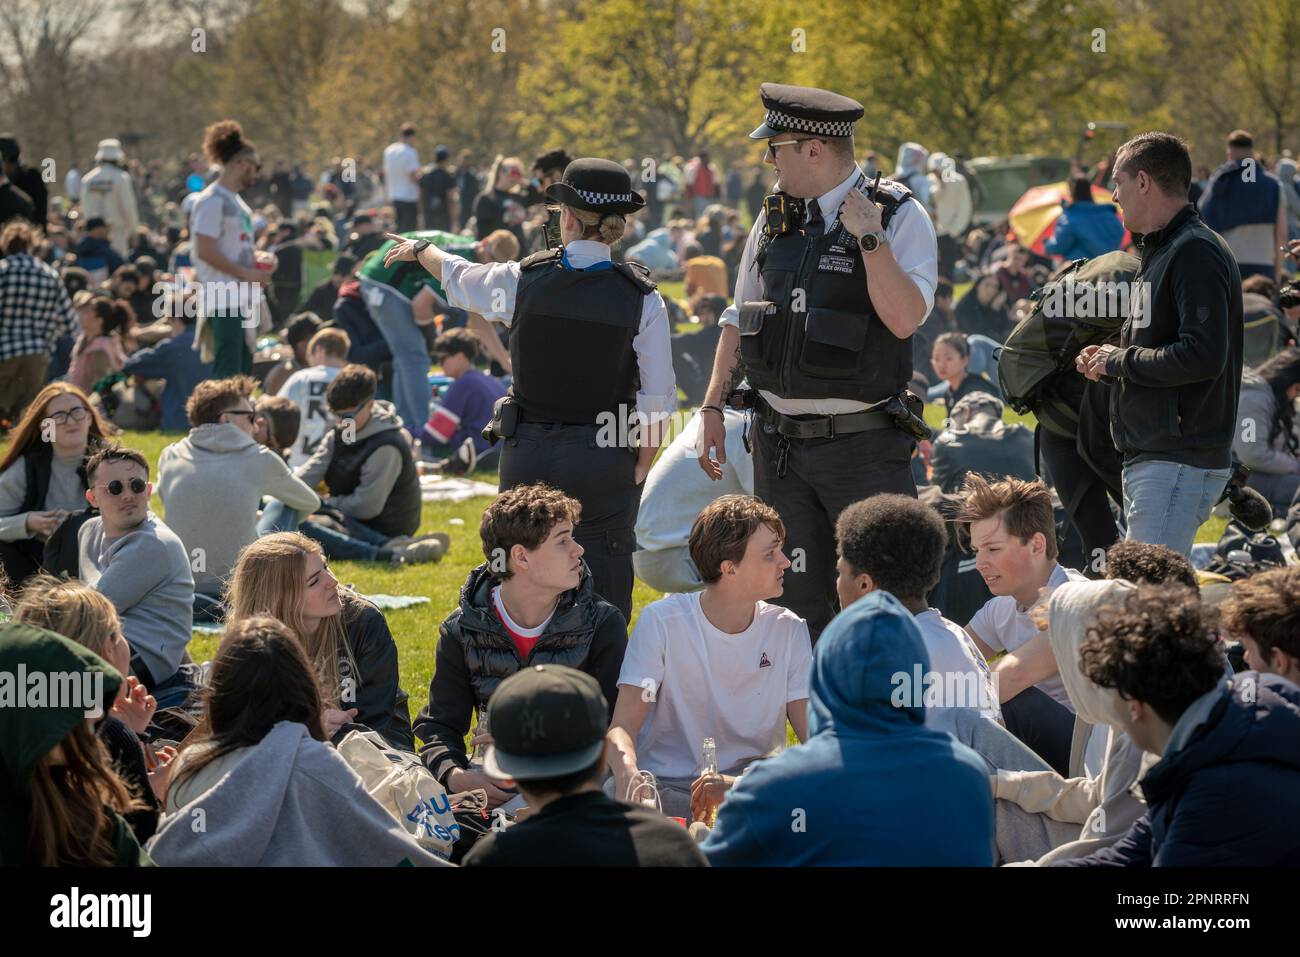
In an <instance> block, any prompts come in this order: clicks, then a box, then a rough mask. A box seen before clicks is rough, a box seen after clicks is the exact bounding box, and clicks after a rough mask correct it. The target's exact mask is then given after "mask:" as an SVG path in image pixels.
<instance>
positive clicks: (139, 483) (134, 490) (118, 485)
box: [95, 478, 148, 498]
mask: <svg viewBox="0 0 1300 957" xmlns="http://www.w3.org/2000/svg"><path fill="white" fill-rule="evenodd" d="M147 487H148V483H147V482H145V480H144V479H142V478H133V479H131V481H130V482H129V483H127V484H123V482H122V480H121V479H113V481H111V482H109V483H108V484H107V485H96V486H95V488H102V489H104V490H105V491H106V492H108V494H109V495H112V496H113V497H114V498H116V497H117V496H119V495H121V494H122V493H123V492H124V491H126V489H128V488H130V489H131V494H133V495H139V494H141V493H142V492H144V490H145V488H147Z"/></svg>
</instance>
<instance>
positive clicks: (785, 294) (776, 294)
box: [700, 83, 938, 639]
mask: <svg viewBox="0 0 1300 957" xmlns="http://www.w3.org/2000/svg"><path fill="white" fill-rule="evenodd" d="M760 92H761V96H762V100H763V105H764V107H766V109H767V115H766V117H765V118H764V122H763V124H762V125H761V126H759V127H758V129H756V130H755V131H754V132H753V133H751V134H750V136H751V137H753V138H755V139H766V140H767V152H766V154H765V155H764V161H765V162H766V163H768V164H769V165H771V166H773V167H774V168H775V170H776V172H777V176H778V179H777V184H776V189H777V192H776V193H774V194H773V195H771V196H768V197H767V198H766V200H765V201H764V209H763V212H762V213H761V214H760V215H759V216H758V218H757V219H756V221H755V223H754V228H753V230H752V231H751V232H750V234H749V240H748V242H747V243H746V245H745V251H744V255H743V257H742V259H741V263H740V271H739V273H738V275H737V278H736V291H735V300H734V302H733V303H732V305H731V306H730V307H729V308H728V309H727V311H726V312H725V313H724V315H723V318H722V320H721V322H720V325H721V326H722V327H723V333H722V338H721V340H720V341H719V343H718V351H717V355H716V356H715V359H714V365H713V376H712V379H711V381H710V384H709V390H708V393H707V394H706V396H705V402H704V405H703V406H702V407H701V413H702V414H701V421H702V423H703V436H702V438H703V446H702V447H703V451H702V454H701V456H700V467H701V468H703V469H704V471H705V472H706V473H707V474H708V475H709V476H710V477H711V478H714V479H718V478H720V477H721V474H722V470H721V468H720V465H719V463H721V462H725V461H726V429H725V427H724V425H723V421H722V406H723V404H724V403H726V402H731V403H732V404H738V403H740V402H742V401H743V404H744V406H745V407H747V408H751V409H752V410H753V418H752V420H751V428H750V431H749V434H748V436H747V438H748V443H747V444H748V445H749V446H750V447H751V448H752V452H753V455H754V492H755V494H756V495H758V496H759V497H760V498H761V499H763V500H764V501H765V502H767V503H768V504H770V505H772V506H773V507H774V508H775V509H776V510H777V512H778V513H779V514H780V515H781V520H782V522H784V524H785V528H786V544H785V547H786V550H787V552H788V553H789V556H790V559H791V561H792V563H793V564H792V567H791V569H790V571H789V572H787V574H786V576H785V594H784V595H783V597H782V598H780V599H777V600H778V601H779V602H780V603H781V604H783V605H785V606H787V607H788V608H790V609H791V610H793V611H794V612H796V613H797V614H799V615H800V616H802V617H803V618H805V619H807V621H808V627H809V630H810V631H811V632H812V635H813V637H814V639H815V638H816V636H817V635H818V634H820V632H821V630H822V629H823V628H824V627H825V626H826V623H827V622H828V621H830V619H831V617H832V616H833V615H834V614H835V611H836V593H835V577H836V551H835V537H834V529H835V521H836V519H837V518H838V516H839V513H840V512H841V510H843V509H844V508H845V506H847V505H849V504H851V503H853V502H856V501H858V500H860V499H863V498H866V497H868V496H870V495H874V494H876V493H878V492H898V493H903V494H907V495H915V494H916V486H915V484H914V482H913V480H912V473H911V468H910V465H909V460H910V457H911V452H912V448H913V445H914V442H915V441H916V439H917V438H919V437H922V436H925V435H928V430H927V429H926V428H925V425H924V422H923V421H922V420H921V418H920V414H921V410H922V408H923V404H922V402H921V400H920V399H918V398H917V397H916V396H914V395H910V394H909V393H908V392H907V384H908V381H909V380H910V378H911V375H912V344H911V342H910V341H909V340H910V338H911V336H912V334H913V333H914V332H915V331H916V330H917V328H918V327H919V326H920V325H921V323H922V322H923V321H924V320H925V317H926V316H927V315H928V314H929V312H930V308H931V306H932V305H933V304H934V289H935V286H936V284H937V282H938V254H937V247H936V241H935V233H934V227H933V225H932V224H931V222H930V218H929V216H928V215H927V213H926V211H925V209H924V207H922V205H921V204H920V203H919V202H918V201H917V200H915V199H914V198H912V194H911V192H910V191H909V190H908V189H907V188H906V187H905V186H902V185H901V184H898V183H894V182H891V181H888V180H883V181H882V180H879V179H873V180H869V179H868V178H867V177H866V175H865V174H864V173H863V172H862V171H861V170H860V169H859V168H858V166H857V163H856V161H855V159H854V148H853V124H854V123H855V122H856V121H857V120H858V119H860V118H861V116H862V114H863V109H862V105H861V104H860V103H858V102H856V101H854V100H851V99H849V98H848V97H845V96H840V95H838V94H836V93H831V92H828V91H826V90H818V89H813V88H810V87H797V86H785V85H781V84H775V83H764V84H763V85H762V88H761V91H760ZM742 378H745V379H747V380H748V384H749V386H750V390H749V391H746V392H744V393H737V391H736V387H737V386H738V384H739V383H740V381H741V379H742ZM742 396H743V398H740V397H742Z"/></svg>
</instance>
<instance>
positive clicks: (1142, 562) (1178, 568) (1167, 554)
mask: <svg viewBox="0 0 1300 957" xmlns="http://www.w3.org/2000/svg"><path fill="white" fill-rule="evenodd" d="M1106 577H1107V578H1122V579H1123V580H1124V581H1126V582H1132V583H1133V584H1134V585H1163V584H1165V583H1166V582H1177V583H1178V584H1180V585H1186V586H1187V587H1188V588H1197V587H1198V585H1197V581H1196V570H1195V569H1194V568H1192V563H1191V562H1189V561H1188V560H1187V558H1186V556H1184V555H1183V554H1181V553H1180V552H1176V551H1174V550H1173V549H1172V548H1170V547H1169V546H1168V545H1152V544H1150V543H1148V542H1135V541H1129V540H1128V539H1121V540H1120V541H1118V542H1116V543H1115V544H1114V545H1112V546H1111V547H1110V548H1108V549H1106Z"/></svg>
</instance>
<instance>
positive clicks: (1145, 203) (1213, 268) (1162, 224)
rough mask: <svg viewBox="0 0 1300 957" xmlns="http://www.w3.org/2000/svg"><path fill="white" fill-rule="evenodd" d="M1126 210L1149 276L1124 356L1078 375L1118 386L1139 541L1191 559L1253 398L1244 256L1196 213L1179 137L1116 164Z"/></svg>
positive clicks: (1092, 358) (1103, 352) (1092, 361)
mask: <svg viewBox="0 0 1300 957" xmlns="http://www.w3.org/2000/svg"><path fill="white" fill-rule="evenodd" d="M1114 176H1115V195H1114V199H1115V202H1116V203H1118V204H1119V205H1120V206H1121V207H1122V208H1123V210H1124V225H1125V226H1127V227H1128V229H1129V231H1130V232H1132V233H1133V234H1134V235H1135V236H1138V235H1139V234H1140V236H1141V238H1140V239H1139V240H1138V246H1139V250H1140V253H1141V260H1142V266H1141V269H1140V270H1139V271H1138V274H1137V279H1136V287H1135V291H1136V296H1135V297H1131V301H1132V302H1133V303H1134V305H1133V306H1132V308H1130V310H1129V313H1130V314H1129V317H1128V319H1126V320H1125V322H1124V326H1123V328H1122V331H1121V336H1120V344H1119V345H1118V346H1114V345H1102V346H1088V347H1087V348H1085V349H1084V350H1083V351H1082V352H1081V353H1080V354H1079V357H1078V359H1077V361H1076V365H1077V366H1078V369H1079V371H1080V372H1082V373H1083V374H1084V375H1085V376H1087V377H1088V378H1089V379H1092V380H1093V381H1098V380H1100V379H1102V378H1103V377H1104V378H1107V379H1111V380H1114V383H1115V385H1114V388H1113V389H1112V390H1111V403H1110V419H1111V436H1112V437H1113V438H1114V440H1115V446H1116V448H1118V449H1119V451H1120V454H1121V455H1122V456H1123V461H1124V472H1123V481H1124V518H1125V522H1126V524H1127V526H1128V538H1130V539H1134V540H1136V541H1141V542H1150V543H1152V544H1158V545H1167V546H1169V547H1170V548H1172V549H1173V550H1174V551H1177V552H1182V553H1183V554H1184V555H1186V554H1188V553H1189V552H1190V551H1191V548H1192V542H1193V541H1194V539H1195V537H1196V530H1197V529H1198V528H1200V526H1201V523H1203V522H1204V521H1205V520H1206V519H1207V518H1209V516H1210V511H1211V509H1213V508H1214V503H1215V502H1216V501H1218V499H1219V496H1220V495H1221V494H1222V492H1223V489H1224V487H1225V486H1226V485H1227V482H1228V477H1229V476H1230V474H1231V466H1232V451H1231V449H1232V436H1233V430H1234V429H1235V428H1236V424H1237V397H1238V393H1239V392H1240V389H1241V363H1242V303H1241V296H1242V293H1241V274H1240V272H1239V271H1238V269H1237V261H1236V259H1235V258H1234V257H1233V254H1232V250H1231V249H1230V248H1229V247H1228V244H1227V243H1226V242H1225V241H1224V240H1223V237H1221V236H1220V235H1219V234H1218V233H1216V232H1214V231H1213V230H1212V229H1210V228H1209V227H1208V226H1206V225H1205V223H1203V222H1202V221H1201V218H1200V215H1199V214H1198V213H1197V212H1196V208H1195V207H1194V206H1192V205H1190V204H1189V203H1188V202H1187V188H1188V185H1189V183H1190V182H1191V176H1192V162H1191V157H1190V156H1189V155H1188V152H1187V146H1186V144H1184V143H1183V141H1182V140H1180V139H1179V138H1178V137H1176V136H1173V135H1171V134H1169V133H1143V134H1141V135H1140V136H1136V137H1134V138H1133V139H1131V140H1129V141H1128V142H1127V143H1125V144H1124V145H1123V146H1122V147H1120V150H1119V153H1118V154H1117V155H1116V158H1115V168H1114Z"/></svg>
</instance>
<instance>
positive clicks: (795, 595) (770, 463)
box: [750, 416, 916, 642]
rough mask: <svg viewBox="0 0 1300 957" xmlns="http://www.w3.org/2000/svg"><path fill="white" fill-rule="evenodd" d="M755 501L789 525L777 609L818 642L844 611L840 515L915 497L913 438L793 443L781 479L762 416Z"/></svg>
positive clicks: (880, 434)
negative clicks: (891, 498)
mask: <svg viewBox="0 0 1300 957" xmlns="http://www.w3.org/2000/svg"><path fill="white" fill-rule="evenodd" d="M750 436H751V439H750V441H751V443H752V446H753V450H754V494H755V495H757V496H758V497H759V498H760V499H762V500H763V501H764V502H765V503H767V504H768V505H770V506H772V507H773V508H774V509H776V511H777V514H778V515H780V516H781V521H782V522H783V523H784V524H785V546H784V550H785V554H786V556H787V557H788V558H789V559H790V561H791V567H790V568H788V569H786V572H785V592H784V594H782V595H781V597H780V598H774V599H772V601H773V603H774V604H777V605H782V606H784V607H786V608H789V609H790V610H791V611H793V612H794V613H795V614H797V615H798V616H799V617H800V618H803V619H804V620H805V621H807V622H808V631H809V632H810V633H811V634H812V639H813V641H814V642H815V641H816V640H817V637H818V635H820V634H821V632H822V629H824V628H825V627H826V625H827V624H829V622H830V620H831V619H832V618H833V617H835V613H836V612H837V611H839V601H838V599H837V597H836V591H835V577H836V570H835V563H836V558H837V555H836V546H835V522H836V521H837V520H838V519H839V517H840V512H842V511H844V509H845V508H846V507H848V506H849V505H852V504H853V503H854V502H859V501H861V500H862V499H864V498H867V497H869V496H871V495H876V494H879V493H881V492H895V493H898V494H901V495H910V496H912V497H913V498H915V497H916V482H915V481H913V479H912V465H911V459H912V447H913V441H912V437H911V436H910V435H909V434H907V433H906V432H903V431H901V430H899V429H894V428H885V429H871V430H868V431H866V432H853V433H850V434H849V435H837V436H835V437H834V438H829V439H789V446H788V447H787V449H786V470H785V475H784V476H782V477H778V476H777V452H778V444H779V443H780V441H781V439H782V436H780V435H779V434H777V432H776V429H775V427H773V426H771V425H769V424H767V423H765V422H763V421H762V419H760V418H758V417H757V416H756V417H755V418H754V420H753V426H752V428H751V430H750Z"/></svg>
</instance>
